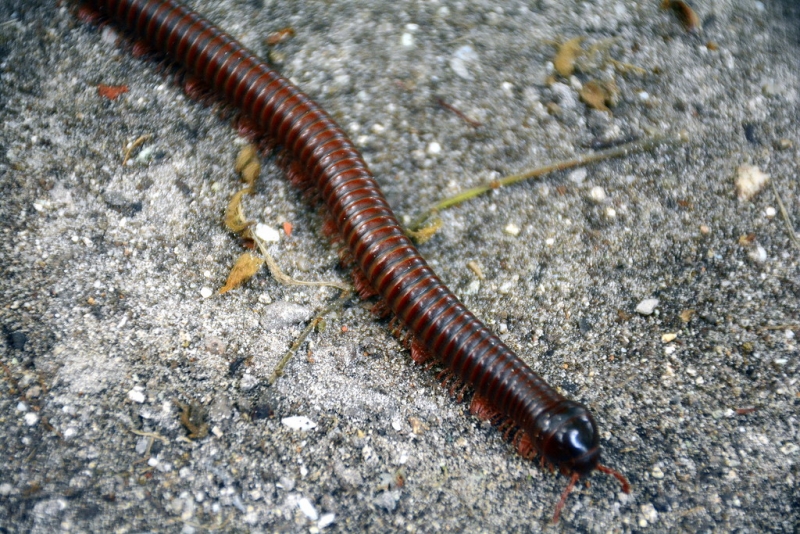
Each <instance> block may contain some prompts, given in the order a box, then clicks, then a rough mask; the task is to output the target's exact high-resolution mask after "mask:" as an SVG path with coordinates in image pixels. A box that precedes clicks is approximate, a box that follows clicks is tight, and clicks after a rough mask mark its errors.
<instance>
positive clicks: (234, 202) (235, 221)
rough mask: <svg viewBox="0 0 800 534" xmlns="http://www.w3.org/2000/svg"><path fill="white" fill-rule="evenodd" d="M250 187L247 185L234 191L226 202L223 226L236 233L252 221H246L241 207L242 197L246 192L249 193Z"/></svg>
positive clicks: (247, 226)
mask: <svg viewBox="0 0 800 534" xmlns="http://www.w3.org/2000/svg"><path fill="white" fill-rule="evenodd" d="M251 192H252V189H251V188H249V187H247V188H245V189H242V190H240V191H237V192H236V193H234V195H233V196H232V197H231V201H230V202H228V207H227V209H226V210H225V221H224V222H225V227H226V228H228V229H229V230H230V231H232V232H236V233H237V234H238V233H240V232H242V231H243V230H246V229H247V228H249V227H250V226H251V225H252V224H253V222H252V221H248V220H247V217H245V215H244V210H243V209H242V197H243V196H244V195H246V194H247V193H251Z"/></svg>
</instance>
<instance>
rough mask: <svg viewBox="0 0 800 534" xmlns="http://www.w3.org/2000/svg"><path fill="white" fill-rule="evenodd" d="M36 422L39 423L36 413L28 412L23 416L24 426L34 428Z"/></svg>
mask: <svg viewBox="0 0 800 534" xmlns="http://www.w3.org/2000/svg"><path fill="white" fill-rule="evenodd" d="M38 422H39V414H37V413H36V412H28V413H26V414H25V424H26V425H28V426H34V425H35V424H36V423H38Z"/></svg>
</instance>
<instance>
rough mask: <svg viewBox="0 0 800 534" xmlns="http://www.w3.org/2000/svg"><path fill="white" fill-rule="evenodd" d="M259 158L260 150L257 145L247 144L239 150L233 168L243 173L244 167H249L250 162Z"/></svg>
mask: <svg viewBox="0 0 800 534" xmlns="http://www.w3.org/2000/svg"><path fill="white" fill-rule="evenodd" d="M257 158H258V150H257V149H256V147H255V145H247V146H245V147H244V148H242V150H240V151H239V155H238V156H236V163H235V164H234V166H233V168H234V170H236V172H237V173H241V172H242V171H243V170H244V168H245V167H247V164H248V163H250V162H251V161H253V160H254V159H257Z"/></svg>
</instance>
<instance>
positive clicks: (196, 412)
mask: <svg viewBox="0 0 800 534" xmlns="http://www.w3.org/2000/svg"><path fill="white" fill-rule="evenodd" d="M172 402H174V403H175V405H176V406H177V407H178V408H179V409H180V411H181V414H180V419H181V425H183V428H185V429H186V431H187V432H188V433H189V434H188V435H187V437H188V438H189V439H203V438H204V437H206V436H207V435H208V423H207V422H206V421H205V419H206V415H207V413H206V410H205V409H204V408H203V407H202V406H201V405H200V404H197V403H196V402H194V401H193V402H192V403H191V404H184V403H182V402H181V401H179V400H178V399H172Z"/></svg>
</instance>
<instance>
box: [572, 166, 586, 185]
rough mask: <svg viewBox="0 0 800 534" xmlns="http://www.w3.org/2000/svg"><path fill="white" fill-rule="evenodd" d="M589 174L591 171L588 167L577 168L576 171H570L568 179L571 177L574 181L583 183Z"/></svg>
mask: <svg viewBox="0 0 800 534" xmlns="http://www.w3.org/2000/svg"><path fill="white" fill-rule="evenodd" d="M588 174H589V172H588V171H587V170H586V169H583V168H581V169H575V170H574V171H572V172H571V173H569V175H568V176H567V179H569V181H570V182H572V183H575V184H582V183H583V181H584V180H585V179H586V176H588Z"/></svg>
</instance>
